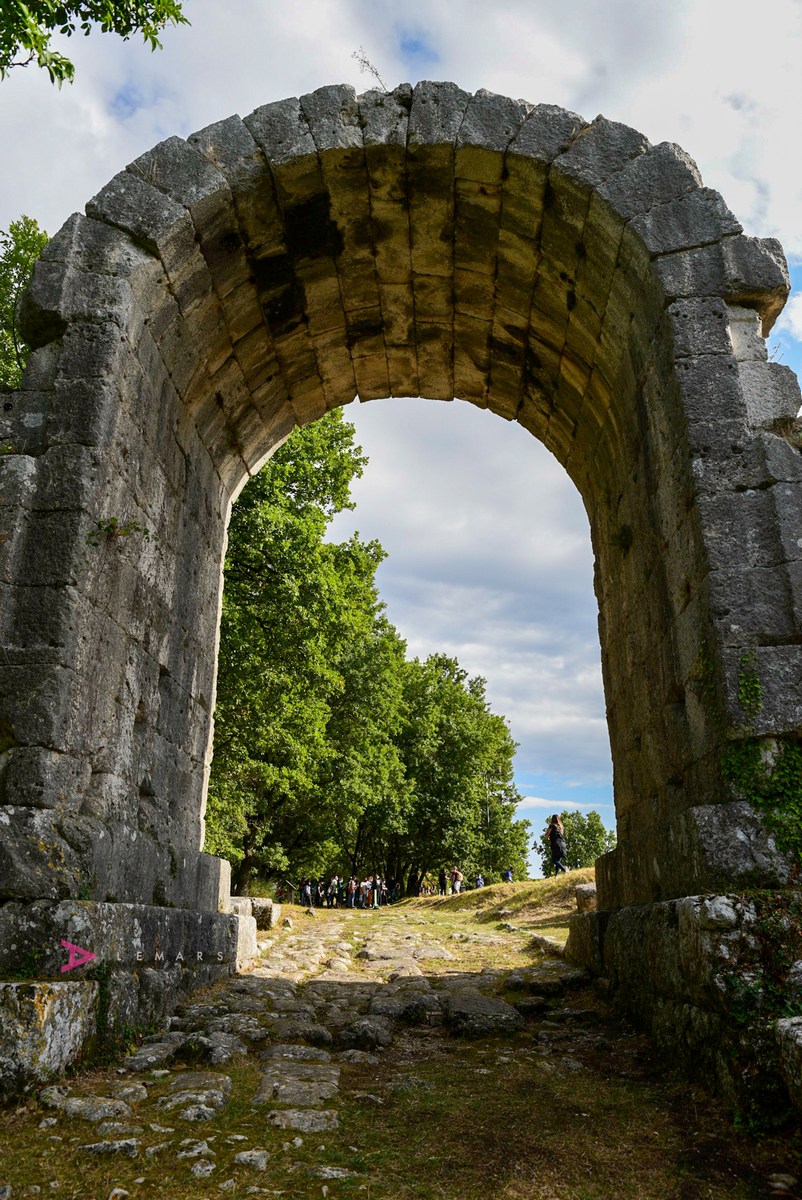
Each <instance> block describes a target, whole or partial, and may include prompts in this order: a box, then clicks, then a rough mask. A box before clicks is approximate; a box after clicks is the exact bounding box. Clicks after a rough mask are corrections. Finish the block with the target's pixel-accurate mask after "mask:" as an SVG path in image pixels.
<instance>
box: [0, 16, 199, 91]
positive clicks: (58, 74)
mask: <svg viewBox="0 0 802 1200" xmlns="http://www.w3.org/2000/svg"><path fill="white" fill-rule="evenodd" d="M187 24H189V22H188V21H187V19H186V17H185V16H184V15H183V13H182V11H181V4H180V3H179V2H178V0H148V2H145V0H78V2H77V3H75V2H72V3H70V2H68V3H59V2H58V0H28V3H27V4H23V3H22V0H8V2H7V3H3V4H2V5H0V79H4V78H5V76H6V75H7V74H8V72H9V71H11V70H12V69H13V68H14V67H27V66H28V65H29V63H32V62H35V63H36V64H37V66H40V67H42V68H43V69H44V70H45V71H47V73H48V75H49V76H50V81H51V83H57V84H58V85H59V87H60V86H61V84H62V83H64V82H65V81H67V82H69V83H71V82H72V80H73V78H74V76H75V67H74V66H73V64H72V63H71V62H70V60H69V59H68V58H66V57H65V55H63V54H61V53H60V52H59V51H57V50H54V49H53V47H52V44H51V43H52V38H53V35H54V34H56V33H58V34H61V35H62V36H64V37H72V36H73V34H75V33H78V32H80V33H83V34H85V35H86V34H88V33H89V32H90V31H91V30H92V28H93V26H98V27H99V28H100V29H101V30H102V31H103V32H104V33H117V34H119V35H120V37H122V38H124V39H128V38H129V37H131V35H132V34H134V33H141V34H142V37H143V40H144V41H145V42H147V43H148V44H149V45H150V48H151V50H156V49H157V48H159V47H160V46H161V42H160V41H159V36H158V35H159V33H160V32H161V30H162V29H164V28H165V26H166V25H187Z"/></svg>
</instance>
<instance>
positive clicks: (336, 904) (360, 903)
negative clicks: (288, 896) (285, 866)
mask: <svg viewBox="0 0 802 1200" xmlns="http://www.w3.org/2000/svg"><path fill="white" fill-rule="evenodd" d="M398 891H399V885H398V883H397V881H396V880H394V879H383V878H382V876H381V875H379V874H373V875H368V876H366V877H365V878H364V879H358V878H357V877H356V875H351V877H350V878H349V879H346V878H345V876H344V875H332V877H331V879H329V881H328V883H327V882H326V879H325V877H323V878H321V879H318V880H317V882H315V881H314V880H311V879H304V880H302V881H301V894H300V902H301V904H302V905H303V906H304V908H324V907H326V908H381V906H382V905H383V904H393V903H394V902H395V901H396V900H397V899H398Z"/></svg>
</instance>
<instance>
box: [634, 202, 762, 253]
mask: <svg viewBox="0 0 802 1200" xmlns="http://www.w3.org/2000/svg"><path fill="white" fill-rule="evenodd" d="M631 225H632V228H633V229H634V231H635V232H636V233H637V234H638V236H639V237H640V238H641V240H642V241H643V244H644V245H645V246H646V248H647V249H648V251H649V253H650V254H653V255H658V254H671V253H673V252H675V251H677V250H687V249H690V248H692V247H695V246H705V245H709V244H711V243H714V242H715V243H717V242H719V241H720V240H721V239H722V238H724V237H727V236H730V235H732V234H735V233H742V232H743V227H742V226H741V224H740V222H739V221H737V220H736V218H735V217H734V216H733V214H732V213H731V212H730V210H729V209H728V208H727V206H726V204H725V203H724V201H723V200H722V198H721V196H720V195H719V193H718V192H714V191H713V190H712V189H710V188H695V189H694V190H693V191H692V192H689V193H688V194H687V195H684V196H680V197H679V198H677V199H674V200H669V201H668V202H667V203H665V204H657V205H655V207H654V208H651V209H650V210H649V211H648V212H647V213H645V214H644V215H643V216H637V217H634V218H633V219H632V222H631Z"/></svg>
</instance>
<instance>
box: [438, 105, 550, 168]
mask: <svg viewBox="0 0 802 1200" xmlns="http://www.w3.org/2000/svg"><path fill="white" fill-rule="evenodd" d="M531 108H532V106H531V104H527V103H526V102H525V101H523V100H510V99H508V98H507V97H506V96H499V95H496V93H495V92H488V91H487V90H486V89H485V88H481V89H480V90H479V91H478V92H476V94H475V95H474V96H472V97H471V99H470V100H469V102H468V107H467V108H466V109H465V114H464V116H463V119H462V123H461V124H460V127H459V130H458V132H457V137H456V160H455V172H456V177H457V179H463V180H474V181H476V182H477V183H482V184H500V183H501V182H502V180H503V178H504V155H505V151H506V149H507V147H508V146H509V144H510V142H512V141H513V139H514V138H515V136H516V134H517V133H518V131H519V130H520V128H521V126H522V125H523V123H524V121H525V120H526V118H527V116H528V115H529V113H530V111H531Z"/></svg>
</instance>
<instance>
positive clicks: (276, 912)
mask: <svg viewBox="0 0 802 1200" xmlns="http://www.w3.org/2000/svg"><path fill="white" fill-rule="evenodd" d="M251 905H252V908H253V916H254V918H255V919H256V928H257V929H274V928H275V927H276V925H278V923H279V921H280V920H281V905H280V904H276V903H275V901H274V900H267V899H264V898H262V897H261V896H254V897H253V899H252V900H251Z"/></svg>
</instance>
